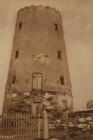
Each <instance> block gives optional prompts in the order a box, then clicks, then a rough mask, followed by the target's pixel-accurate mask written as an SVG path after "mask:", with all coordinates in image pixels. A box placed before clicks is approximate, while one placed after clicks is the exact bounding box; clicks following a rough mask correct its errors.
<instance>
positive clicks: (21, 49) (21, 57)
mask: <svg viewBox="0 0 93 140" xmlns="http://www.w3.org/2000/svg"><path fill="white" fill-rule="evenodd" d="M72 101H73V96H72V90H71V82H70V76H69V69H68V63H67V55H66V48H65V42H64V33H63V26H62V18H61V14H60V12H59V11H57V10H56V9H54V8H50V7H43V6H30V7H25V8H23V9H20V11H19V12H18V14H17V19H16V24H15V33H14V41H13V47H12V54H11V61H10V66H9V72H8V78H7V84H6V90H5V98H4V105H3V113H5V112H10V113H11V112H12V113H31V114H32V116H38V117H40V116H42V114H43V110H45V111H47V113H48V116H49V123H50V124H53V122H54V123H55V122H57V120H58V119H60V118H62V114H63V112H65V111H67V110H68V111H72V109H73V104H72ZM60 120H61V119H60Z"/></svg>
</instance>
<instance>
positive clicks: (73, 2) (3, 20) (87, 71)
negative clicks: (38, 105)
mask: <svg viewBox="0 0 93 140" xmlns="http://www.w3.org/2000/svg"><path fill="white" fill-rule="evenodd" d="M30 5H45V6H46V5H47V6H50V7H54V8H56V9H57V10H59V11H60V12H61V15H62V24H63V28H64V38H65V45H66V50H67V56H68V64H69V71H70V78H71V83H72V94H73V100H74V110H83V109H86V103H87V101H89V100H91V99H93V0H0V112H1V110H2V106H3V99H4V92H5V85H6V81H7V75H8V69H9V63H10V57H11V49H12V43H13V36H14V29H15V22H16V17H17V12H18V10H19V9H20V8H23V7H25V6H30Z"/></svg>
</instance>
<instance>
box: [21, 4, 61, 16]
mask: <svg viewBox="0 0 93 140" xmlns="http://www.w3.org/2000/svg"><path fill="white" fill-rule="evenodd" d="M30 9H33V10H36V9H38V10H40V9H42V10H48V11H51V12H55V13H58V14H59V15H60V11H59V10H56V9H55V8H52V7H49V6H43V5H31V6H26V7H24V8H21V9H20V10H19V11H18V15H19V14H20V13H21V12H23V11H25V10H30Z"/></svg>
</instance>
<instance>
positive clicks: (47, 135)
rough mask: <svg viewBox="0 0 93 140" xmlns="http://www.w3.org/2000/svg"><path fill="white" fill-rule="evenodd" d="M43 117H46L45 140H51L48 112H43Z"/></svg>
mask: <svg viewBox="0 0 93 140" xmlns="http://www.w3.org/2000/svg"><path fill="white" fill-rule="evenodd" d="M43 117H44V131H43V136H44V140H48V139H49V126H48V116H47V112H46V111H45V110H44V112H43Z"/></svg>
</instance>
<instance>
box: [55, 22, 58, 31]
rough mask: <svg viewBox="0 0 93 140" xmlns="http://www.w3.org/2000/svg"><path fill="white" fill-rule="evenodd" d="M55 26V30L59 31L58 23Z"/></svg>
mask: <svg viewBox="0 0 93 140" xmlns="http://www.w3.org/2000/svg"><path fill="white" fill-rule="evenodd" d="M54 27H55V31H58V24H56V23H55V24H54Z"/></svg>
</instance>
